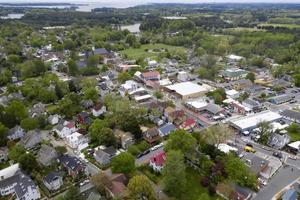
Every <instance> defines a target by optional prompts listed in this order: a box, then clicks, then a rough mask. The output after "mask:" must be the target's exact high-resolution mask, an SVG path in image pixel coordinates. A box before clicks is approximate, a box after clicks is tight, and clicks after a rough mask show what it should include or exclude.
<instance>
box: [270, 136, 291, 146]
mask: <svg viewBox="0 0 300 200" xmlns="http://www.w3.org/2000/svg"><path fill="white" fill-rule="evenodd" d="M290 140H291V137H290V136H288V135H287V134H283V135H281V134H278V133H272V134H271V136H270V137H269V141H268V145H269V146H270V147H272V148H274V149H282V148H283V147H285V145H287V144H288V143H289V142H290Z"/></svg>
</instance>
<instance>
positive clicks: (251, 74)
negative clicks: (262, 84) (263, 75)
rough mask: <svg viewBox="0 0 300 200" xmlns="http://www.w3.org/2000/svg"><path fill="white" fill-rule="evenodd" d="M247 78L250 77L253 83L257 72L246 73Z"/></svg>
mask: <svg viewBox="0 0 300 200" xmlns="http://www.w3.org/2000/svg"><path fill="white" fill-rule="evenodd" d="M246 79H249V80H250V81H251V82H252V83H254V81H255V74H254V73H253V72H249V73H248V74H247V75H246Z"/></svg>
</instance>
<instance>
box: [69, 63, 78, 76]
mask: <svg viewBox="0 0 300 200" xmlns="http://www.w3.org/2000/svg"><path fill="white" fill-rule="evenodd" d="M68 69H69V74H70V75H71V76H76V75H77V74H78V73H79V70H78V65H77V63H76V62H75V61H74V60H72V59H70V60H69V61H68Z"/></svg>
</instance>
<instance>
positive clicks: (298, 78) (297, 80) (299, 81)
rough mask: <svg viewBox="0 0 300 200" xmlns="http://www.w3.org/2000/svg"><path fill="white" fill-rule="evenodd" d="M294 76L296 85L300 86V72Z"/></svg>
mask: <svg viewBox="0 0 300 200" xmlns="http://www.w3.org/2000/svg"><path fill="white" fill-rule="evenodd" d="M293 78H294V84H295V86H296V87H300V74H296V75H294V76H293Z"/></svg>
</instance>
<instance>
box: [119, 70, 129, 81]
mask: <svg viewBox="0 0 300 200" xmlns="http://www.w3.org/2000/svg"><path fill="white" fill-rule="evenodd" d="M129 79H131V75H130V74H129V73H128V72H121V73H119V74H118V81H119V82H120V83H125V81H127V80H129Z"/></svg>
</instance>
